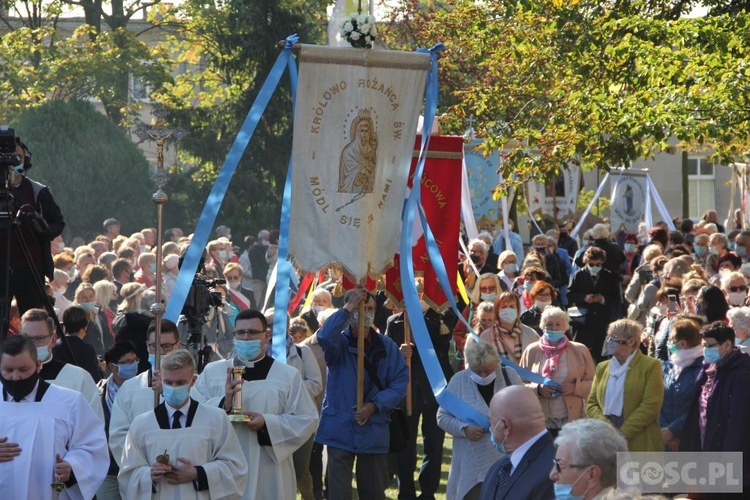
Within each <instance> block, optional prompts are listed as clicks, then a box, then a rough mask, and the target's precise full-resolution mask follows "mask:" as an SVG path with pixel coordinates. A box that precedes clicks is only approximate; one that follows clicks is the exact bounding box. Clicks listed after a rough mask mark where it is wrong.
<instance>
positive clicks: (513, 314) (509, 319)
mask: <svg viewBox="0 0 750 500" xmlns="http://www.w3.org/2000/svg"><path fill="white" fill-rule="evenodd" d="M497 316H498V318H500V321H502V322H503V323H515V322H516V319H517V318H518V311H517V310H516V308H515V307H506V308H504V309H500V312H498V313H497Z"/></svg>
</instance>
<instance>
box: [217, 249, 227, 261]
mask: <svg viewBox="0 0 750 500" xmlns="http://www.w3.org/2000/svg"><path fill="white" fill-rule="evenodd" d="M219 258H220V259H221V260H227V251H226V250H219Z"/></svg>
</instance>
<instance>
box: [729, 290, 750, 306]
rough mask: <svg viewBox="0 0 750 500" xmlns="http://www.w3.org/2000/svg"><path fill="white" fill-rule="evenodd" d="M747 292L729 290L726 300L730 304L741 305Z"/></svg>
mask: <svg viewBox="0 0 750 500" xmlns="http://www.w3.org/2000/svg"><path fill="white" fill-rule="evenodd" d="M746 298H747V293H745V292H729V293H728V294H727V302H729V305H732V306H741V305H742V304H744V303H745V299H746Z"/></svg>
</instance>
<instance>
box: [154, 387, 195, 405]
mask: <svg viewBox="0 0 750 500" xmlns="http://www.w3.org/2000/svg"><path fill="white" fill-rule="evenodd" d="M161 390H162V395H163V396H164V401H166V402H167V404H169V406H171V407H172V408H179V407H180V406H181V405H182V404H184V403H185V401H187V398H189V397H190V386H189V385H179V386H177V387H174V386H171V385H162V388H161Z"/></svg>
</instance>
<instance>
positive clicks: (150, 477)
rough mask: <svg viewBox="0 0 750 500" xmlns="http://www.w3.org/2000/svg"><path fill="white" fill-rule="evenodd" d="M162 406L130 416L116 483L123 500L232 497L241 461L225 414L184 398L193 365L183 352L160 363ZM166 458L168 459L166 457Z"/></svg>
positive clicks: (241, 485) (243, 474)
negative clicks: (134, 417) (131, 418)
mask: <svg viewBox="0 0 750 500" xmlns="http://www.w3.org/2000/svg"><path fill="white" fill-rule="evenodd" d="M161 379H162V391H163V395H164V402H163V403H161V404H160V405H159V406H157V407H156V408H155V409H154V410H152V411H149V412H147V413H143V414H141V415H139V416H138V417H136V419H135V420H134V421H133V424H132V425H131V426H130V430H129V431H128V436H127V438H126V439H125V450H124V451H123V453H122V465H121V467H120V474H119V475H118V481H119V483H120V494H121V495H122V497H123V498H124V499H130V500H140V499H143V498H149V497H152V496H154V497H157V498H160V499H174V500H178V499H179V500H184V499H193V498H194V499H209V498H210V499H214V500H215V499H220V498H237V497H238V496H239V495H241V494H242V492H244V491H245V485H246V484H247V461H246V460H245V454H244V453H243V452H242V448H241V447H240V443H239V441H238V440H237V435H236V434H235V433H234V431H233V430H232V424H231V423H230V422H229V417H227V414H226V412H224V411H223V410H222V409H221V408H215V407H211V406H205V405H200V404H198V402H197V401H195V400H193V399H191V398H190V388H191V387H192V386H193V384H194V383H195V379H196V377H195V363H194V361H193V357H192V356H191V354H190V352H189V351H187V350H185V349H179V350H176V351H172V352H170V353H169V354H167V355H166V356H164V358H163V359H162V361H161ZM167 455H168V456H167Z"/></svg>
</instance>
